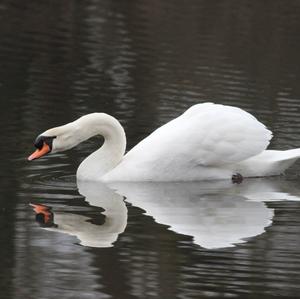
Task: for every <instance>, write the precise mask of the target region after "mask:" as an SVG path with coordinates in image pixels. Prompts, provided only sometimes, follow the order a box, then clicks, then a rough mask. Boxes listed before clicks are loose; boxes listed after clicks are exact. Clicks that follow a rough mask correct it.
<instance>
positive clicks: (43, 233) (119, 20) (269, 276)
mask: <svg viewBox="0 0 300 299" xmlns="http://www.w3.org/2000/svg"><path fill="white" fill-rule="evenodd" d="M299 16H300V2H299V1H276V0H275V1H274V0H273V1H201V0H200V1H199V0H195V1H194V0H190V1H179V0H178V1H177V0H175V1H168V0H167V1H156V0H154V1H145V0H141V1H109V0H102V1H96V0H94V1H81V2H80V1H77V2H76V1H5V0H4V1H1V4H0V66H1V67H0V97H1V101H0V105H1V125H0V135H1V148H0V151H1V152H0V154H1V160H0V161H1V162H0V163H1V164H0V169H1V171H0V175H1V180H0V186H1V198H0V241H1V246H0V298H4V299H6V298H7V299H10V298H32V299H36V298H43V299H48V298H74V299H75V298H80V299H85V298H118V299H119V298H121V299H127V298H162V299H168V298H170V299H171V298H208V297H242V298H269V297H289V298H290V297H293V298H295V297H297V296H299V295H298V294H299V292H300V275H299V274H300V233H299V232H300V220H299V219H300V187H299V183H300V178H299V173H300V166H299V163H298V164H296V165H294V166H293V168H291V169H290V170H289V172H288V174H287V176H285V177H281V178H275V179H263V180H261V179H257V180H246V181H245V182H243V184H241V185H239V186H232V185H228V184H226V183H224V182H223V183H222V182H219V183H213V184H211V183H210V184H205V183H201V184H196V185H195V184H184V185H182V184H154V185H152V184H148V185H147V184H146V185H145V184H144V185H143V184H142V185H134V184H133V185H130V186H129V185H127V186H123V187H122V188H123V189H124V190H125V193H126V194H127V199H126V200H125V201H124V200H123V197H121V196H120V195H118V194H116V193H114V192H111V191H110V190H107V189H105V187H104V186H100V185H99V186H95V185H94V186H79V191H78V189H77V188H78V187H77V186H76V180H75V176H74V174H75V171H76V167H77V165H78V164H79V162H80V161H81V160H82V159H83V158H84V157H85V156H86V155H87V154H88V153H89V152H91V151H92V150H94V149H95V148H96V145H95V144H94V143H93V142H88V143H86V144H83V145H81V146H79V147H78V148H76V149H74V150H72V151H69V152H66V153H62V154H59V155H56V156H53V157H49V158H45V159H42V160H39V161H35V162H33V163H29V162H27V161H26V157H27V156H28V155H29V153H31V151H32V149H33V148H32V144H33V140H34V138H35V136H36V135H37V134H39V133H40V132H42V131H44V130H46V129H48V128H50V127H54V126H56V125H60V124H63V123H66V122H69V121H72V120H74V119H76V118H77V117H79V116H81V115H84V114H86V113H89V112H94V111H101V112H106V113H109V114H112V115H114V116H115V117H116V118H118V119H119V120H120V121H121V123H122V125H123V126H124V127H125V130H126V133H127V138H128V148H131V147H132V146H133V145H134V144H136V143H137V142H138V141H139V140H141V139H142V138H144V137H145V136H147V135H148V134H149V133H150V132H152V131H153V130H154V129H155V128H157V127H158V126H160V125H161V124H163V123H165V122H166V121H168V120H170V119H172V118H174V117H176V116H177V115H179V114H180V113H182V112H183V111H184V110H185V109H186V108H187V107H189V106H191V105H192V104H194V103H198V102H205V101H207V100H210V101H214V102H217V103H224V104H231V105H235V106H238V107H241V108H243V109H246V110H247V111H249V112H251V113H253V114H254V115H255V116H256V117H258V118H259V119H260V120H261V121H262V122H264V123H265V124H266V125H267V126H268V127H269V128H270V129H271V130H272V131H273V132H274V138H273V141H272V144H271V147H272V148H275V149H289V148H295V147H300V85H299V78H300V55H299V53H300V35H299V28H300V17H299ZM29 203H35V204H43V205H47V206H50V207H52V213H54V222H55V223H56V224H57V225H58V227H57V228H51V229H49V228H48V229H43V228H41V227H40V226H39V225H38V224H37V223H36V222H35V213H34V211H33V209H32V207H30V206H29ZM48 214H50V211H48Z"/></svg>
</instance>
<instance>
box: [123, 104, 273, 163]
mask: <svg viewBox="0 0 300 299" xmlns="http://www.w3.org/2000/svg"><path fill="white" fill-rule="evenodd" d="M271 138H272V132H271V131H269V130H268V129H267V128H266V127H265V126H264V125H263V124H262V123H260V122H259V121H258V120H257V119H256V118H255V117H254V116H252V115H251V114H249V113H247V112H245V111H243V110H241V109H239V108H236V107H231V106H223V105H217V104H213V103H204V104H198V105H195V106H192V107H191V108H190V109H188V110H187V111H186V112H185V113H183V114H182V115H181V116H179V117H178V118H176V119H174V120H172V121H170V122H169V123H167V124H165V125H164V126H162V127H160V128H159V129H157V130H156V131H154V132H153V133H152V134H151V135H150V136H149V137H147V138H146V139H144V140H143V141H141V142H140V143H139V144H138V145H137V146H136V147H134V148H133V149H132V150H131V151H130V152H129V153H128V154H127V156H128V157H127V159H128V158H129V160H131V161H133V160H136V162H137V160H141V161H144V162H148V163H157V162H158V161H159V163H163V164H165V163H166V161H169V163H179V164H180V161H183V162H184V163H190V164H194V165H204V166H216V165H222V164H229V163H236V162H240V161H243V160H245V159H247V158H250V157H252V156H255V155H257V154H259V153H261V152H262V151H263V150H265V149H266V147H267V146H268V144H269V141H270V139H271ZM141 165H142V164H141Z"/></svg>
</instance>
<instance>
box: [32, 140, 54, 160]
mask: <svg viewBox="0 0 300 299" xmlns="http://www.w3.org/2000/svg"><path fill="white" fill-rule="evenodd" d="M50 151H51V149H50V147H49V145H48V144H47V143H45V142H44V144H43V147H42V148H41V149H37V150H36V151H35V152H34V153H33V154H31V155H30V156H29V157H28V161H31V160H34V159H38V158H40V157H42V156H45V155H46V154H47V153H49V152H50Z"/></svg>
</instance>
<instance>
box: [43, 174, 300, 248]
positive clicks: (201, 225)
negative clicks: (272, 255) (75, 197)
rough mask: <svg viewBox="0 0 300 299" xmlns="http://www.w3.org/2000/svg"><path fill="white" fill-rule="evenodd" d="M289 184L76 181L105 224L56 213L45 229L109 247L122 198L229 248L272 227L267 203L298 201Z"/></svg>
mask: <svg viewBox="0 0 300 299" xmlns="http://www.w3.org/2000/svg"><path fill="white" fill-rule="evenodd" d="M290 184H291V183H289V182H287V181H285V180H282V179H280V178H275V179H265V178H264V179H249V180H246V181H244V182H243V183H242V184H240V185H233V184H232V183H231V182H230V181H215V182H212V181H209V182H189V183H114V184H110V185H109V186H105V185H103V184H99V182H97V183H92V182H88V183H87V182H80V183H78V188H79V192H80V193H81V194H82V195H83V196H85V198H86V201H87V202H88V203H89V204H90V205H91V206H95V207H101V208H103V209H104V210H105V211H104V212H103V214H104V215H105V221H104V223H103V224H101V225H96V224H94V223H93V222H92V221H90V219H89V217H87V216H82V215H78V214H71V213H66V212H57V213H54V215H55V216H54V223H55V224H56V225H57V227H55V226H52V227H51V228H49V227H47V228H46V229H48V230H53V231H58V232H61V233H67V234H70V235H74V236H76V237H77V238H78V239H79V240H80V244H82V245H84V246H90V247H109V246H112V244H113V243H114V242H115V241H116V240H117V238H118V236H119V234H121V233H122V232H124V230H125V228H126V224H127V207H126V205H125V202H124V200H123V198H124V197H125V198H126V201H127V202H129V203H130V204H132V205H133V206H136V207H139V208H142V209H143V210H144V211H145V214H146V215H149V216H151V217H153V218H154V220H155V221H156V222H157V223H160V224H164V225H167V226H168V229H170V230H172V231H174V232H176V233H179V234H183V235H188V236H191V237H193V240H194V242H195V243H196V244H198V245H200V246H201V247H204V248H207V249H216V248H225V247H232V246H235V245H236V244H239V243H243V242H246V239H247V238H250V237H254V236H257V235H260V234H262V233H263V232H264V231H265V228H266V227H267V226H269V225H271V223H272V218H273V215H274V210H273V209H271V208H268V207H267V206H266V204H265V202H267V201H277V200H299V198H300V197H299V195H297V193H299V191H298V189H297V187H295V186H291V185H290ZM286 190H289V192H287V191H286Z"/></svg>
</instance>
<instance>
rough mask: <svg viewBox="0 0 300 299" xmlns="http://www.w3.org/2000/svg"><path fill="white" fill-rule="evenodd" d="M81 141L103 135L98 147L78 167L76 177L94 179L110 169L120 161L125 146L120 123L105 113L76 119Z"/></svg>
mask: <svg viewBox="0 0 300 299" xmlns="http://www.w3.org/2000/svg"><path fill="white" fill-rule="evenodd" d="M77 125H78V130H77V132H78V134H79V136H77V137H76V138H78V139H81V141H83V140H86V139H88V138H90V137H92V136H95V135H102V136H103V137H104V144H103V145H102V147H101V148H100V149H98V150H97V151H95V152H94V153H92V154H91V155H89V156H88V157H87V158H86V159H85V160H84V161H83V162H82V163H81V164H80V166H79V167H78V169H77V178H78V179H83V180H95V179H97V178H99V177H101V176H102V175H104V174H105V173H107V172H108V171H110V170H112V169H113V168H114V167H115V166H116V165H117V164H119V162H120V161H121V159H122V157H123V155H124V153H125V148H126V136H125V132H124V129H123V127H122V126H121V124H120V123H119V122H118V121H117V120H116V119H115V118H114V117H112V116H110V115H107V114H105V113H92V114H88V115H86V116H84V117H82V118H80V119H79V120H78V124H77Z"/></svg>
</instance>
